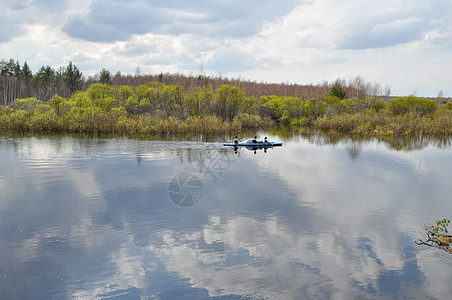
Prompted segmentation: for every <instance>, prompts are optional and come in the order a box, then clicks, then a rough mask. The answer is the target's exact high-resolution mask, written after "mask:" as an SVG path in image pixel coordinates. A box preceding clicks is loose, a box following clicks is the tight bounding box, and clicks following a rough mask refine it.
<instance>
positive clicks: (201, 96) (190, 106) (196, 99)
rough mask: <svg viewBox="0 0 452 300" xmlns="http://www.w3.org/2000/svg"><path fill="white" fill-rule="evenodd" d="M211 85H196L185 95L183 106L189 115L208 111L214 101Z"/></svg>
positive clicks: (202, 113)
mask: <svg viewBox="0 0 452 300" xmlns="http://www.w3.org/2000/svg"><path fill="white" fill-rule="evenodd" d="M214 97H215V96H214V91H213V88H212V85H211V84H209V85H204V86H201V87H196V88H195V89H193V90H191V91H190V92H189V93H187V94H186V95H185V98H184V107H185V112H186V113H187V114H188V115H189V116H202V115H206V114H208V113H209V110H210V108H211V106H212V104H213V102H214Z"/></svg>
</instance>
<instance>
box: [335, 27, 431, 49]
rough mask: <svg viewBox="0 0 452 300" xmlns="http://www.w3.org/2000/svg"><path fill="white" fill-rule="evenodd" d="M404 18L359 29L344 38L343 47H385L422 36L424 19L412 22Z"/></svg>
mask: <svg viewBox="0 0 452 300" xmlns="http://www.w3.org/2000/svg"><path fill="white" fill-rule="evenodd" d="M397 23H405V22H404V20H397V21H394V22H392V23H389V24H388V23H386V24H382V23H378V24H375V25H374V26H373V27H372V28H367V29H366V30H362V31H357V32H355V33H354V34H352V35H351V36H349V37H348V38H346V39H344V40H343V41H342V43H341V45H340V47H341V48H348V49H367V48H384V47H389V46H393V45H397V44H403V43H407V42H411V41H414V40H418V39H420V38H421V36H422V31H423V28H425V26H424V25H425V24H424V22H423V21H422V20H414V21H413V22H410V24H404V25H403V24H401V25H400V26H397Z"/></svg>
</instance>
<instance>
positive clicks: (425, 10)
mask: <svg viewBox="0 0 452 300" xmlns="http://www.w3.org/2000/svg"><path fill="white" fill-rule="evenodd" d="M451 11H452V5H451V3H450V2H449V1H445V0H443V1H436V2H430V3H413V5H411V6H409V5H408V6H407V7H403V8H402V7H400V8H399V10H394V12H393V13H392V14H388V15H383V16H382V15H381V14H378V13H375V14H374V15H363V16H359V17H357V18H355V19H354V20H352V21H351V22H350V24H349V26H348V28H347V30H348V31H347V32H346V33H344V38H343V39H342V41H340V42H339V43H338V48H342V49H368V48H385V47H390V46H394V45H398V44H404V43H408V42H413V41H416V40H421V39H422V38H423V37H424V35H425V34H426V33H427V32H428V31H431V30H438V31H440V32H451V27H450V25H449V20H450V17H451Z"/></svg>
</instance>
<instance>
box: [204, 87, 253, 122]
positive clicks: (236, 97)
mask: <svg viewBox="0 0 452 300" xmlns="http://www.w3.org/2000/svg"><path fill="white" fill-rule="evenodd" d="M244 101H245V93H243V92H242V91H241V90H240V89H239V88H238V87H236V86H232V85H222V86H221V87H219V88H218V90H217V92H216V94H215V102H214V103H213V106H212V109H213V113H214V114H215V115H216V116H218V117H219V118H222V119H223V120H228V121H232V120H233V119H234V118H235V116H236V115H237V114H238V113H239V109H240V106H241V105H242V104H243V102H244Z"/></svg>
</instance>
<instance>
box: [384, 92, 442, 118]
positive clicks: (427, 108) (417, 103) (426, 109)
mask: <svg viewBox="0 0 452 300" xmlns="http://www.w3.org/2000/svg"><path fill="white" fill-rule="evenodd" d="M436 106H437V104H436V102H435V101H433V100H430V99H425V98H417V97H413V96H408V97H400V98H395V99H392V100H391V101H390V102H389V104H388V105H387V110H388V111H389V112H390V113H391V114H393V115H403V114H406V113H409V112H413V113H415V114H417V115H425V114H427V113H431V112H433V111H435V109H436Z"/></svg>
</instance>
